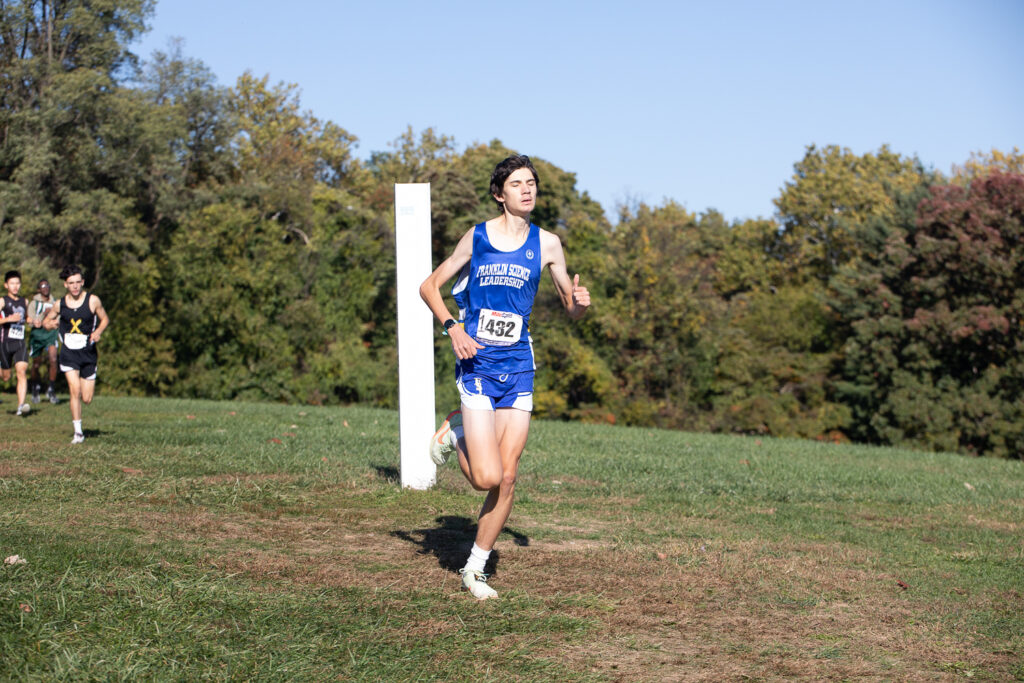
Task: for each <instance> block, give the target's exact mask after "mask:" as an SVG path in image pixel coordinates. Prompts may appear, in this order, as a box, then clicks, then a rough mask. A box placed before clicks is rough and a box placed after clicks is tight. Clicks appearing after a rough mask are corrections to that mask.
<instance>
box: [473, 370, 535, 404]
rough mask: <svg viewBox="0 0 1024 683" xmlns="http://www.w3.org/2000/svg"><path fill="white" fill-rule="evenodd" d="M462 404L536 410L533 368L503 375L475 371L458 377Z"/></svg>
mask: <svg viewBox="0 0 1024 683" xmlns="http://www.w3.org/2000/svg"><path fill="white" fill-rule="evenodd" d="M455 383H456V385H457V386H458V387H459V395H460V396H461V397H462V405H464V406H465V407H466V408H469V409H470V410H496V409H498V408H516V409H518V410H525V411H526V412H528V413H530V412H533V372H532V371H531V372H513V373H509V374H507V375H501V376H499V377H486V376H484V375H477V374H474V373H466V374H461V375H459V376H458V377H457V378H456V380H455Z"/></svg>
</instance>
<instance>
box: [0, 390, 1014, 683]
mask: <svg viewBox="0 0 1024 683" xmlns="http://www.w3.org/2000/svg"><path fill="white" fill-rule="evenodd" d="M2 399H3V402H2V403H0V501H2V504H0V556H2V557H8V556H10V555H14V554H18V555H20V556H22V557H23V558H25V559H26V560H27V564H20V565H11V566H0V679H15V680H86V679H88V680H94V679H109V680H121V679H144V680H145V679H158V680H174V679H177V680H200V679H215V680H221V679H237V680H367V681H369V680H414V679H415V680H430V679H441V680H460V681H505V680H524V681H530V680H537V681H541V680H594V681H602V680H714V681H718V680H750V679H755V680H761V679H766V680H779V679H791V678H805V679H832V680H844V679H855V678H856V679H868V680H871V679H875V680H901V681H902V680H929V681H931V680H961V679H968V678H970V679H974V680H1014V679H1017V680H1024V467H1022V464H1021V463H1020V462H1015V461H996V460H984V459H971V458H966V457H962V456H955V455H947V454H929V453H912V452H906V451H898V450H891V449H880V448H864V447H852V446H844V445H832V444H824V443H814V442H801V441H788V440H773V439H755V438H735V437H725V436H709V435H697V434H685V433H678V432H664V431H653V430H644V429H633V428H615V427H600V426H588V425H579V424H565V423H548V422H540V421H538V422H535V423H534V425H533V428H532V434H531V438H530V442H529V444H528V446H527V450H526V453H525V455H524V458H523V463H522V467H521V471H520V480H519V484H518V490H517V502H516V508H515V509H514V510H513V514H512V518H511V520H510V521H509V526H508V528H507V529H506V532H505V533H504V534H503V535H502V537H501V538H500V539H499V542H498V546H497V547H498V551H497V553H496V554H497V555H498V557H497V562H496V565H495V567H494V576H493V578H492V579H491V584H492V585H493V586H494V587H495V588H496V589H497V590H498V591H499V593H500V594H501V598H500V599H498V600H491V601H487V602H482V603H478V602H476V601H475V600H473V599H472V598H471V597H469V596H468V595H467V594H466V593H463V592H460V590H459V580H458V575H457V574H456V573H455V569H457V568H458V567H459V566H461V564H462V562H463V560H464V557H465V554H466V553H467V552H468V548H469V546H470V545H471V543H472V540H473V530H474V524H475V517H476V512H477V509H478V506H479V504H480V502H481V497H480V494H477V493H476V492H474V491H472V490H471V489H470V488H469V486H468V484H466V483H465V481H464V480H463V479H462V477H461V475H460V474H459V473H458V470H457V468H455V467H452V466H449V467H448V468H444V469H442V470H441V471H440V472H439V474H438V480H439V481H438V485H437V486H436V487H435V488H434V489H433V490H431V491H426V492H415V491H403V490H401V489H400V488H399V486H398V485H397V478H398V472H397V464H398V455H397V452H398V437H397V414H396V413H394V412H390V411H383V410H371V409H366V408H358V407H354V408H309V407H295V406H281V405H257V404H245V403H216V402H200V401H171V400H151V399H126V398H111V397H107V396H102V395H101V396H99V397H98V398H97V400H96V402H95V403H94V404H93V405H92V406H90V407H88V409H87V412H86V422H85V427H86V436H87V441H86V443H85V444H84V445H82V446H71V445H70V444H69V441H70V437H71V428H70V418H69V414H68V409H67V406H66V404H62V405H60V406H50V405H49V404H42V405H40V406H38V408H37V410H36V411H34V412H33V413H32V414H31V415H30V416H29V417H27V418H25V419H18V418H15V417H14V416H13V415H12V412H13V404H14V400H13V397H12V395H11V394H9V393H7V394H4V395H3V396H2Z"/></svg>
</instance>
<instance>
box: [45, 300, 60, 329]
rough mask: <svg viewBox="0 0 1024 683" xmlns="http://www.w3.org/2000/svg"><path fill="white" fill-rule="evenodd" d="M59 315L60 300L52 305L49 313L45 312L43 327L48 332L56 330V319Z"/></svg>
mask: <svg viewBox="0 0 1024 683" xmlns="http://www.w3.org/2000/svg"><path fill="white" fill-rule="evenodd" d="M59 315H60V300H58V301H57V303H55V304H54V305H53V308H51V309H50V310H49V311H47V312H46V317H45V318H43V327H45V328H46V329H48V330H55V329H57V324H58V323H57V317H58V316H59Z"/></svg>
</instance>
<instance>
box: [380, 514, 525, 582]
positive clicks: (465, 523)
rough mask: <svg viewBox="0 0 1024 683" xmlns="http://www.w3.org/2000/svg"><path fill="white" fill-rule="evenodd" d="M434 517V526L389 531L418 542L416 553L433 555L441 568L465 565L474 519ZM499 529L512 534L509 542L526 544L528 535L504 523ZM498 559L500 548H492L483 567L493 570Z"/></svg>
mask: <svg viewBox="0 0 1024 683" xmlns="http://www.w3.org/2000/svg"><path fill="white" fill-rule="evenodd" d="M435 521H436V522H437V526H435V527H432V528H429V529H413V530H411V531H403V530H398V531H392V532H391V535H392V536H395V537H396V538H400V539H402V540H403V541H408V542H409V543H413V544H415V545H418V546H419V547H420V550H419V552H420V554H421V555H433V556H434V557H436V558H437V564H438V565H439V566H440V567H441V568H442V569H446V570H448V571H450V572H457V571H458V570H460V569H462V568H463V567H464V566H466V558H467V557H469V551H470V549H471V548H472V547H473V540H474V539H475V538H476V522H474V521H473V520H472V519H470V518H469V517H463V516H458V515H442V516H440V517H438V518H437V519H436V520H435ZM501 533H502V534H508V535H510V536H512V542H513V543H515V544H516V545H521V546H526V545H530V538H529V537H528V536H526V535H525V534H521V533H519V532H518V531H514V530H512V529H509V528H508V527H505V528H504V529H502V530H501ZM500 559H501V552H500V551H498V550H492V551H491V556H490V558H489V559H488V560H487V567H486V569H485V571H486V572H487V573H488V574H497V570H498V562H499V561H500Z"/></svg>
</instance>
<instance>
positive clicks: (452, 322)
mask: <svg viewBox="0 0 1024 683" xmlns="http://www.w3.org/2000/svg"><path fill="white" fill-rule="evenodd" d="M458 324H459V321H458V320H456V319H455V318H448V319H447V320H445V321H444V331H445V332H447V331H448V330H450V329H452V328H453V327H455V326H456V325H458Z"/></svg>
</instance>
